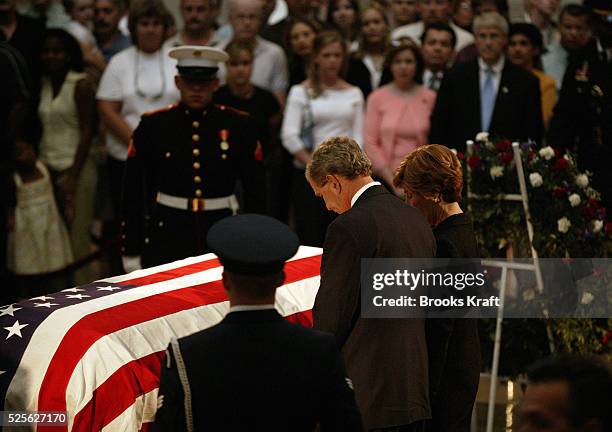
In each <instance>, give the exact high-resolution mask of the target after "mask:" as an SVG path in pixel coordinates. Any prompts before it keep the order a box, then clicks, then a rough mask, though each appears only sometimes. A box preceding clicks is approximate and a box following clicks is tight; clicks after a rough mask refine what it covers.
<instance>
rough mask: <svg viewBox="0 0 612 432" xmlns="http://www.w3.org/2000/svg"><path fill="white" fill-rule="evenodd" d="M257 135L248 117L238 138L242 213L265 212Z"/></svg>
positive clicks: (261, 152) (261, 166)
mask: <svg viewBox="0 0 612 432" xmlns="http://www.w3.org/2000/svg"><path fill="white" fill-rule="evenodd" d="M257 135H258V134H257V128H256V126H255V123H254V121H253V120H252V119H251V118H250V117H249V118H247V119H245V121H244V123H242V134H241V137H240V139H241V145H242V152H241V154H240V162H239V173H238V175H239V177H240V182H241V183H242V187H243V189H244V209H243V211H244V213H264V212H265V202H266V201H265V185H264V176H263V162H262V159H263V149H262V147H261V143H260V142H259V140H258V139H257ZM260 156H261V157H260Z"/></svg>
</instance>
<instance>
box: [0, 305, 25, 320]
mask: <svg viewBox="0 0 612 432" xmlns="http://www.w3.org/2000/svg"><path fill="white" fill-rule="evenodd" d="M19 309H23V308H16V307H13V305H12V304H11V305H8V306H7V307H5V308H4V309H0V316H4V315H10V316H12V317H14V316H15V315H13V314H14V313H15V311H18V310H19Z"/></svg>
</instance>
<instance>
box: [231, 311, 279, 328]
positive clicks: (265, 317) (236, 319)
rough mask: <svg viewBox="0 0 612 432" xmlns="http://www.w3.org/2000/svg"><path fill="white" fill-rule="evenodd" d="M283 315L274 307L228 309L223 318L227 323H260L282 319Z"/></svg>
mask: <svg viewBox="0 0 612 432" xmlns="http://www.w3.org/2000/svg"><path fill="white" fill-rule="evenodd" d="M282 320H283V317H282V316H281V315H280V314H279V313H278V312H277V311H276V309H263V310H262V309H259V310H245V311H236V312H234V311H230V313H228V314H227V315H226V316H225V318H224V319H223V322H224V323H228V324H243V323H258V322H259V323H260V322H275V321H282Z"/></svg>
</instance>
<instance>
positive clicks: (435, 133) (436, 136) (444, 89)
mask: <svg viewBox="0 0 612 432" xmlns="http://www.w3.org/2000/svg"><path fill="white" fill-rule="evenodd" d="M451 79H452V78H451V74H450V73H446V74H444V77H443V78H442V83H441V84H440V89H439V90H438V95H437V96H436V105H435V106H434V109H433V111H432V113H431V126H430V129H429V142H430V143H432V144H442V145H445V146H447V147H453V145H454V143H453V142H452V138H451V136H450V133H451V132H452V127H451V125H452V115H453V113H452V106H453V101H452V99H453V95H452V92H453V84H452V82H451Z"/></svg>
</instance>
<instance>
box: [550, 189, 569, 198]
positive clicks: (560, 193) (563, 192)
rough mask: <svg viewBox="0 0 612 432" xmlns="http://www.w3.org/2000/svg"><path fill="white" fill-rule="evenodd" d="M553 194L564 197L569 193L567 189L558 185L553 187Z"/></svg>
mask: <svg viewBox="0 0 612 432" xmlns="http://www.w3.org/2000/svg"><path fill="white" fill-rule="evenodd" d="M553 195H554V196H556V197H557V198H563V197H564V196H565V195H567V189H565V188H562V187H559V186H557V187H555V188H554V189H553Z"/></svg>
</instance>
